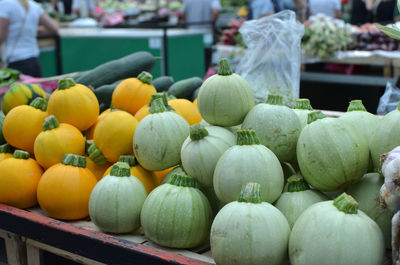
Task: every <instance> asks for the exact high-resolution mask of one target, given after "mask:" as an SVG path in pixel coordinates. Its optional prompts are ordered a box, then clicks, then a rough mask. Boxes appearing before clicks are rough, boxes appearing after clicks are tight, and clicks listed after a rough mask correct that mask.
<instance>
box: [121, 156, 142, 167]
mask: <svg viewBox="0 0 400 265" xmlns="http://www.w3.org/2000/svg"><path fill="white" fill-rule="evenodd" d="M118 161H119V162H124V163H128V165H129V166H130V167H134V166H136V165H137V160H136V157H135V156H132V155H120V156H119V159H118Z"/></svg>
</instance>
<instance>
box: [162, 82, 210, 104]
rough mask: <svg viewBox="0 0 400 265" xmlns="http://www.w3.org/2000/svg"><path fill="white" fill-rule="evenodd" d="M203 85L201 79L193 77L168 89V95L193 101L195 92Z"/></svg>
mask: <svg viewBox="0 0 400 265" xmlns="http://www.w3.org/2000/svg"><path fill="white" fill-rule="evenodd" d="M202 84H203V80H202V79H201V78H200V77H191V78H187V79H184V80H181V81H178V82H176V83H174V84H172V85H171V86H170V87H169V88H168V91H167V92H168V94H170V95H173V96H175V97H177V98H186V99H189V100H191V98H192V94H193V92H194V91H195V90H196V89H197V88H199V87H200V86H201V85H202Z"/></svg>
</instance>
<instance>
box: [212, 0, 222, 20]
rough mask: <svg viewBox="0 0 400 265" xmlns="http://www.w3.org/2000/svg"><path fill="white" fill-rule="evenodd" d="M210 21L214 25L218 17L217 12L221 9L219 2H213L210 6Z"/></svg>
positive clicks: (215, 0) (217, 0) (216, 0)
mask: <svg viewBox="0 0 400 265" xmlns="http://www.w3.org/2000/svg"><path fill="white" fill-rule="evenodd" d="M211 8H212V11H211V21H212V22H213V23H215V22H216V21H217V19H218V16H219V10H220V9H221V3H220V1H219V0H214V1H213V2H212V4H211Z"/></svg>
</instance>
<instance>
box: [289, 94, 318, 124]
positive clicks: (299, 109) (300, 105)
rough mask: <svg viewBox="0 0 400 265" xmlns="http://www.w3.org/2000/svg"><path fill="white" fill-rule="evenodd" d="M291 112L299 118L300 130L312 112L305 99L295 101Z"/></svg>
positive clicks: (308, 102) (308, 101) (307, 100)
mask: <svg viewBox="0 0 400 265" xmlns="http://www.w3.org/2000/svg"><path fill="white" fill-rule="evenodd" d="M293 111H294V112H295V113H296V115H297V117H299V120H300V124H301V129H303V128H304V127H306V125H307V121H308V113H310V112H311V111H313V108H312V107H311V104H310V100H309V99H307V98H299V99H296V103H295V104H294V106H293Z"/></svg>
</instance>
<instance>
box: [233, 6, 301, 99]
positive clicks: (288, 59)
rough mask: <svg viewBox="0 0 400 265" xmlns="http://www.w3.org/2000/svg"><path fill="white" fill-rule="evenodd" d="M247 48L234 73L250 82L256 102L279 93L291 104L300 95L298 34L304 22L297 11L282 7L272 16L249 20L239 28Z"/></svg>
mask: <svg viewBox="0 0 400 265" xmlns="http://www.w3.org/2000/svg"><path fill="white" fill-rule="evenodd" d="M239 31H240V33H241V34H242V35H243V39H244V42H245V43H246V45H247V47H248V49H247V51H246V54H245V56H243V58H242V59H241V60H240V62H239V64H238V66H237V68H236V73H237V74H239V75H241V76H242V77H244V78H245V79H246V80H247V81H248V82H249V83H250V85H251V87H252V89H253V92H254V95H255V97H256V101H257V102H264V101H265V100H266V99H267V98H268V95H269V94H279V95H282V96H283V97H284V101H285V103H286V104H289V105H292V104H293V103H294V101H295V100H296V98H298V97H299V86H300V65H301V38H302V36H303V34H304V26H303V24H301V23H299V22H298V21H297V20H296V14H295V13H294V12H293V11H290V10H284V11H282V12H279V13H277V14H274V15H272V16H267V17H262V18H260V19H257V20H250V21H247V22H245V23H243V25H242V26H241V28H240V30H239Z"/></svg>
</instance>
